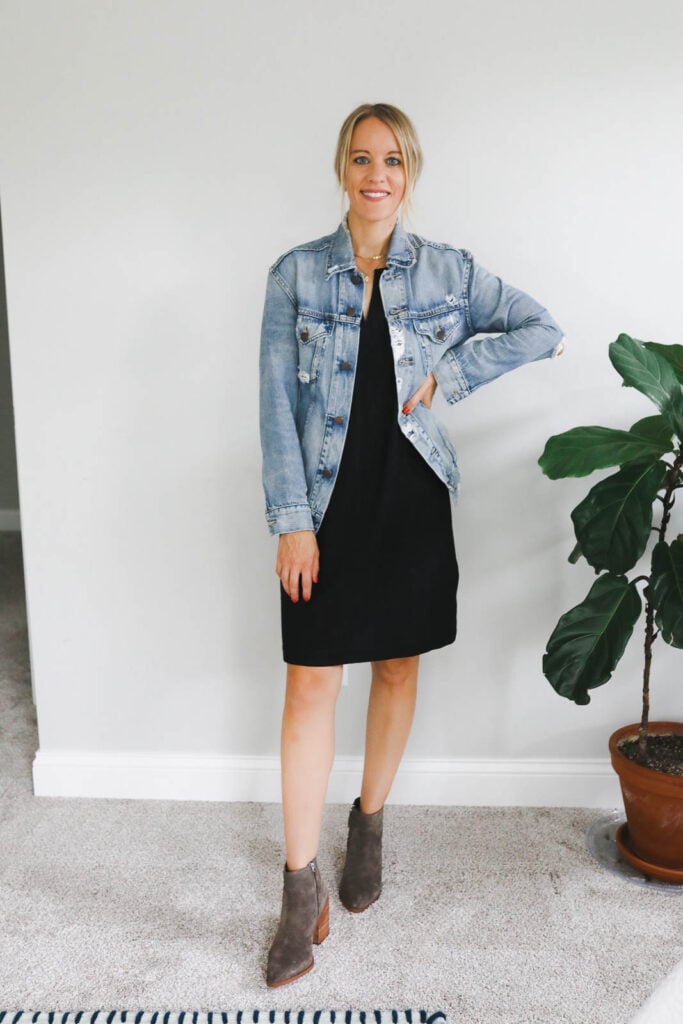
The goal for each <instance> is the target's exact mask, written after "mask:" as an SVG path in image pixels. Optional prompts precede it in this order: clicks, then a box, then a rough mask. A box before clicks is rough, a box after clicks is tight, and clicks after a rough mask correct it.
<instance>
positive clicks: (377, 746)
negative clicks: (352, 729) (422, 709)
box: [360, 654, 420, 814]
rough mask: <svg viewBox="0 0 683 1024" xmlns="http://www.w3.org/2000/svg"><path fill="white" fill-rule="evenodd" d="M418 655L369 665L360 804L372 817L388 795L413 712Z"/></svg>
mask: <svg viewBox="0 0 683 1024" xmlns="http://www.w3.org/2000/svg"><path fill="white" fill-rule="evenodd" d="M419 661H420V656H419V654H417V655H415V656H414V657H412V658H390V659H387V660H386V661H373V662H372V684H371V687H370V699H369V701H368V715H367V726H366V731H365V763H364V767H363V783H362V786H361V791H360V803H361V810H362V812H363V814H373V813H374V812H375V811H378V810H379V808H380V807H383V806H384V801H385V800H386V798H387V796H388V795H389V790H390V789H391V785H392V783H393V781H394V777H395V775H396V772H397V770H398V766H399V764H400V761H401V757H402V756H403V751H404V750H405V745H406V742H407V740H408V734H409V733H410V727H411V725H412V723H413V715H414V713H415V703H416V698H417V671H418V667H419Z"/></svg>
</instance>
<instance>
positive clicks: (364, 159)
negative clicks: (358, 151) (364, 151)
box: [353, 156, 368, 164]
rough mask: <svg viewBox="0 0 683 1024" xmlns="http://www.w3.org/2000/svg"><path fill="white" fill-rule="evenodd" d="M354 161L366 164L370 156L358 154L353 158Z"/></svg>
mask: <svg viewBox="0 0 683 1024" xmlns="http://www.w3.org/2000/svg"><path fill="white" fill-rule="evenodd" d="M353 162H354V164H366V163H367V162H368V158H367V157H366V156H356V157H354V158H353Z"/></svg>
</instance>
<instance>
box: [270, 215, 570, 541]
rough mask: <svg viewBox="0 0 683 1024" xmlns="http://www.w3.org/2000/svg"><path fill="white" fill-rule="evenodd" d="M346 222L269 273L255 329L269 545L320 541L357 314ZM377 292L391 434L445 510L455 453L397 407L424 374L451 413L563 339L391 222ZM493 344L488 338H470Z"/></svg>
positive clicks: (523, 297)
mask: <svg viewBox="0 0 683 1024" xmlns="http://www.w3.org/2000/svg"><path fill="white" fill-rule="evenodd" d="M363 283H364V282H363V276H362V275H361V274H360V273H359V272H358V270H357V268H356V265H355V261H354V256H353V247H352V242H351V235H350V233H349V230H348V224H347V219H346V216H345V217H344V220H343V221H342V223H341V224H340V225H339V227H338V228H337V230H336V232H334V233H333V234H331V235H325V236H324V237H322V238H318V239H316V240H315V241H312V242H306V243H305V244H303V245H297V246H295V247H294V248H293V249H290V250H289V251H288V252H286V253H284V254H283V255H282V256H280V257H279V259H277V260H276V261H275V263H274V264H273V265H272V266H271V267H270V269H269V273H268V282H267V288H266V298H265V306H264V311H263V321H262V326H261V346H260V355H259V423H260V438H261V448H262V453H263V471H262V480H263V489H264V493H265V503H266V508H265V516H266V522H267V525H268V529H269V531H270V533H271V534H279V533H287V532H291V531H293V530H307V529H310V530H314V531H316V532H317V530H318V528H319V527H320V524H321V522H322V518H323V516H324V514H325V509H326V508H327V504H328V502H329V500H330V496H331V494H332V490H333V488H334V484H335V480H336V477H337V470H338V468H339V464H340V461H341V457H342V451H343V448H344V438H345V436H346V428H347V425H348V418H349V411H350V409H351V397H352V393H353V382H354V375H355V371H356V358H357V354H358V338H359V333H360V326H361V317H362V313H363ZM379 286H380V292H381V297H382V303H383V306H384V312H385V314H386V318H387V322H388V324H389V336H390V340H391V348H392V353H393V363H394V375H395V378H396V396H397V398H396V418H397V421H398V425H399V427H400V429H401V430H402V431H403V433H404V435H405V436H406V437H407V438H408V440H409V441H410V442H411V444H413V445H415V447H416V449H417V450H418V452H419V453H420V455H422V457H423V458H424V459H425V460H426V462H427V463H428V465H429V466H431V468H432V469H433V470H434V472H435V473H436V474H437V475H438V476H439V477H440V479H441V480H443V482H444V483H445V484H446V486H447V487H448V490H449V492H450V496H451V498H452V500H453V502H455V500H456V497H457V491H458V480H459V474H458V466H457V461H456V453H455V449H454V447H453V444H452V442H451V440H450V438H449V436H448V433H447V432H446V430H445V428H444V427H443V425H442V424H441V423H440V422H439V421H438V420H437V418H436V416H435V415H434V413H433V412H432V410H431V409H428V408H427V407H426V406H425V405H423V404H422V402H418V404H417V405H416V406H415V408H414V409H413V410H412V412H410V413H408V414H407V415H405V414H404V413H403V412H402V409H403V405H404V403H405V402H406V400H407V399H408V398H409V397H410V396H411V395H412V394H413V392H414V391H415V390H416V389H417V388H418V387H419V385H420V384H421V383H422V382H423V381H424V379H425V377H426V376H428V374H429V373H430V372H433V374H434V376H435V378H436V381H437V384H438V386H439V387H440V388H441V390H442V393H443V395H444V396H445V398H446V400H447V401H448V402H449V403H451V404H454V403H455V402H459V401H460V400H461V399H463V398H466V397H467V395H470V394H471V393H472V392H473V391H476V389H477V388H479V387H481V386H482V384H486V383H488V382H489V381H491V380H494V379H495V378H496V377H499V376H500V375H501V374H503V373H506V372H507V371H508V370H513V369H515V367H517V366H521V365H522V364H523V363H527V362H530V361H532V360H536V359H545V358H547V357H549V356H554V355H558V354H559V352H560V351H561V349H562V342H563V340H564V338H563V332H562V329H561V328H560V327H559V326H558V324H557V323H556V322H555V320H554V319H553V318H552V316H551V315H550V314H549V313H548V311H547V310H546V309H545V308H544V307H543V306H541V305H540V304H539V303H538V302H537V301H536V300H535V299H533V298H532V297H531V296H530V295H527V294H526V293H525V292H523V291H520V290H519V289H517V288H513V287H512V286H511V285H509V284H506V283H505V282H504V281H502V280H501V279H500V278H499V277H496V276H495V274H492V273H490V272H489V271H488V270H485V269H484V268H483V267H482V266H480V265H479V264H478V263H477V262H476V261H475V259H474V257H473V256H472V253H471V252H469V251H468V250H467V249H456V248H454V247H453V246H450V245H447V244H444V243H440V242H430V241H428V240H427V239H426V238H422V237H420V236H419V235H416V234H411V233H407V232H406V231H405V230H404V229H403V228H402V227H401V225H400V223H399V222H398V221H397V223H396V226H395V228H394V231H393V233H392V236H391V239H390V244H389V251H388V255H387V260H386V268H385V269H384V270H383V272H382V274H381V276H380V285H379ZM495 331H499V332H502V333H500V334H498V335H497V336H495V337H491V336H488V337H473V336H474V335H479V334H487V333H488V334H489V335H490V333H491V332H495Z"/></svg>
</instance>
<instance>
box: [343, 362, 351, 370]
mask: <svg viewBox="0 0 683 1024" xmlns="http://www.w3.org/2000/svg"><path fill="white" fill-rule="evenodd" d="M341 368H342V370H350V369H351V363H347V362H346V361H344V362H343V363H342V364H341Z"/></svg>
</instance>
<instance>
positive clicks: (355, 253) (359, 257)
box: [353, 250, 387, 284]
mask: <svg viewBox="0 0 683 1024" xmlns="http://www.w3.org/2000/svg"><path fill="white" fill-rule="evenodd" d="M353 255H354V256H357V257H358V259H359V260H384V259H386V256H387V254H386V253H385V252H381V253H380V254H379V256H361V254H360V253H359V252H356V251H355V250H354V253H353ZM361 273H362V271H361ZM363 277H364V278H365V283H366V284H368V283H369V281H370V276H369V274H363Z"/></svg>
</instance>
